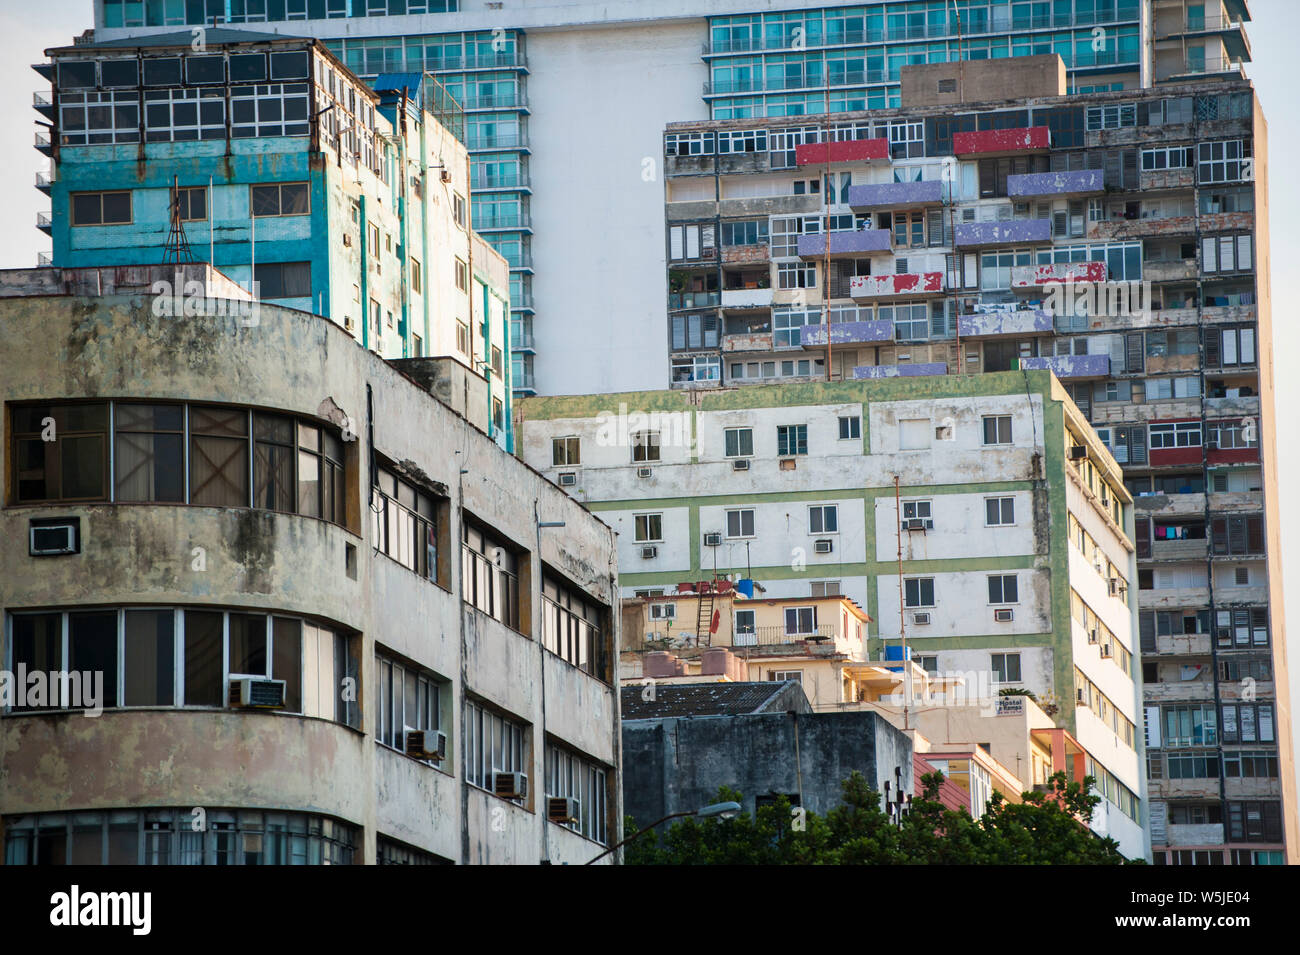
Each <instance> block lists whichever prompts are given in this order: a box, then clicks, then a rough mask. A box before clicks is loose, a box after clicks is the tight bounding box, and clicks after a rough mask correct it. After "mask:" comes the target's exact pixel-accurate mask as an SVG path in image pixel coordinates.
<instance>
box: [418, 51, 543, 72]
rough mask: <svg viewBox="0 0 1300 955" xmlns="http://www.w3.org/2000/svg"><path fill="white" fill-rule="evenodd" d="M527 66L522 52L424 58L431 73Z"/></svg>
mask: <svg viewBox="0 0 1300 955" xmlns="http://www.w3.org/2000/svg"><path fill="white" fill-rule="evenodd" d="M527 65H528V59H527V57H526V56H525V55H524V53H523V51H522V50H512V51H511V52H509V53H462V54H459V55H456V54H450V55H447V56H426V57H425V58H424V68H425V69H426V70H428V71H430V72H438V71H440V70H492V69H507V68H509V67H520V66H527Z"/></svg>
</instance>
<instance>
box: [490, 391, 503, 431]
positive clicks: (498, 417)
mask: <svg viewBox="0 0 1300 955" xmlns="http://www.w3.org/2000/svg"><path fill="white" fill-rule="evenodd" d="M505 422H506V417H505V405H504V404H502V402H501V399H500V398H493V399H492V425H493V427H494V428H496V429H497V430H498V431H499V430H500V429H502V428H504V427H505Z"/></svg>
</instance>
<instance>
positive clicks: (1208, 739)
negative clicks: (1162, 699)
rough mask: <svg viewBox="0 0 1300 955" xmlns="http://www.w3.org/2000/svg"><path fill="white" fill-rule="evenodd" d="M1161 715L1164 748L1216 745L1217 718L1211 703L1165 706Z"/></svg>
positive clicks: (1217, 737) (1217, 740)
mask: <svg viewBox="0 0 1300 955" xmlns="http://www.w3.org/2000/svg"><path fill="white" fill-rule="evenodd" d="M1163 715H1164V734H1163V737H1162V741H1163V744H1164V746H1165V747H1166V748H1168V749H1177V748H1181V747H1187V746H1216V745H1218V742H1219V735H1218V720H1217V718H1216V716H1215V712H1214V706H1213V705H1212V704H1204V705H1200V704H1197V705H1191V706H1166V707H1164V708H1163Z"/></svg>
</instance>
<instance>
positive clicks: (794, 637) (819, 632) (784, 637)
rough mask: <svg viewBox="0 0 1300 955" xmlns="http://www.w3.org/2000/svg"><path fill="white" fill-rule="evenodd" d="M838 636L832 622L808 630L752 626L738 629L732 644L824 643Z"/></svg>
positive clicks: (753, 645)
mask: <svg viewBox="0 0 1300 955" xmlns="http://www.w3.org/2000/svg"><path fill="white" fill-rule="evenodd" d="M836 636H837V632H836V628H835V627H834V626H832V625H830V624H822V625H820V626H818V627H816V628H815V629H813V630H810V631H807V632H794V631H788V630H786V628H785V627H751V628H749V629H748V630H743V631H741V630H738V631H736V633H735V634H734V635H733V636H732V640H731V645H732V646H735V647H764V646H771V645H773V644H777V643H802V642H805V641H808V642H816V643H824V642H826V641H828V640H834V639H835V637H836Z"/></svg>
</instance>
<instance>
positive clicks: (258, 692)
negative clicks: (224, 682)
mask: <svg viewBox="0 0 1300 955" xmlns="http://www.w3.org/2000/svg"><path fill="white" fill-rule="evenodd" d="M230 705H231V706H242V707H248V708H250V709H263V710H280V709H284V680H267V679H265V678H263V677H238V678H236V679H234V680H231V681H230Z"/></svg>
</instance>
